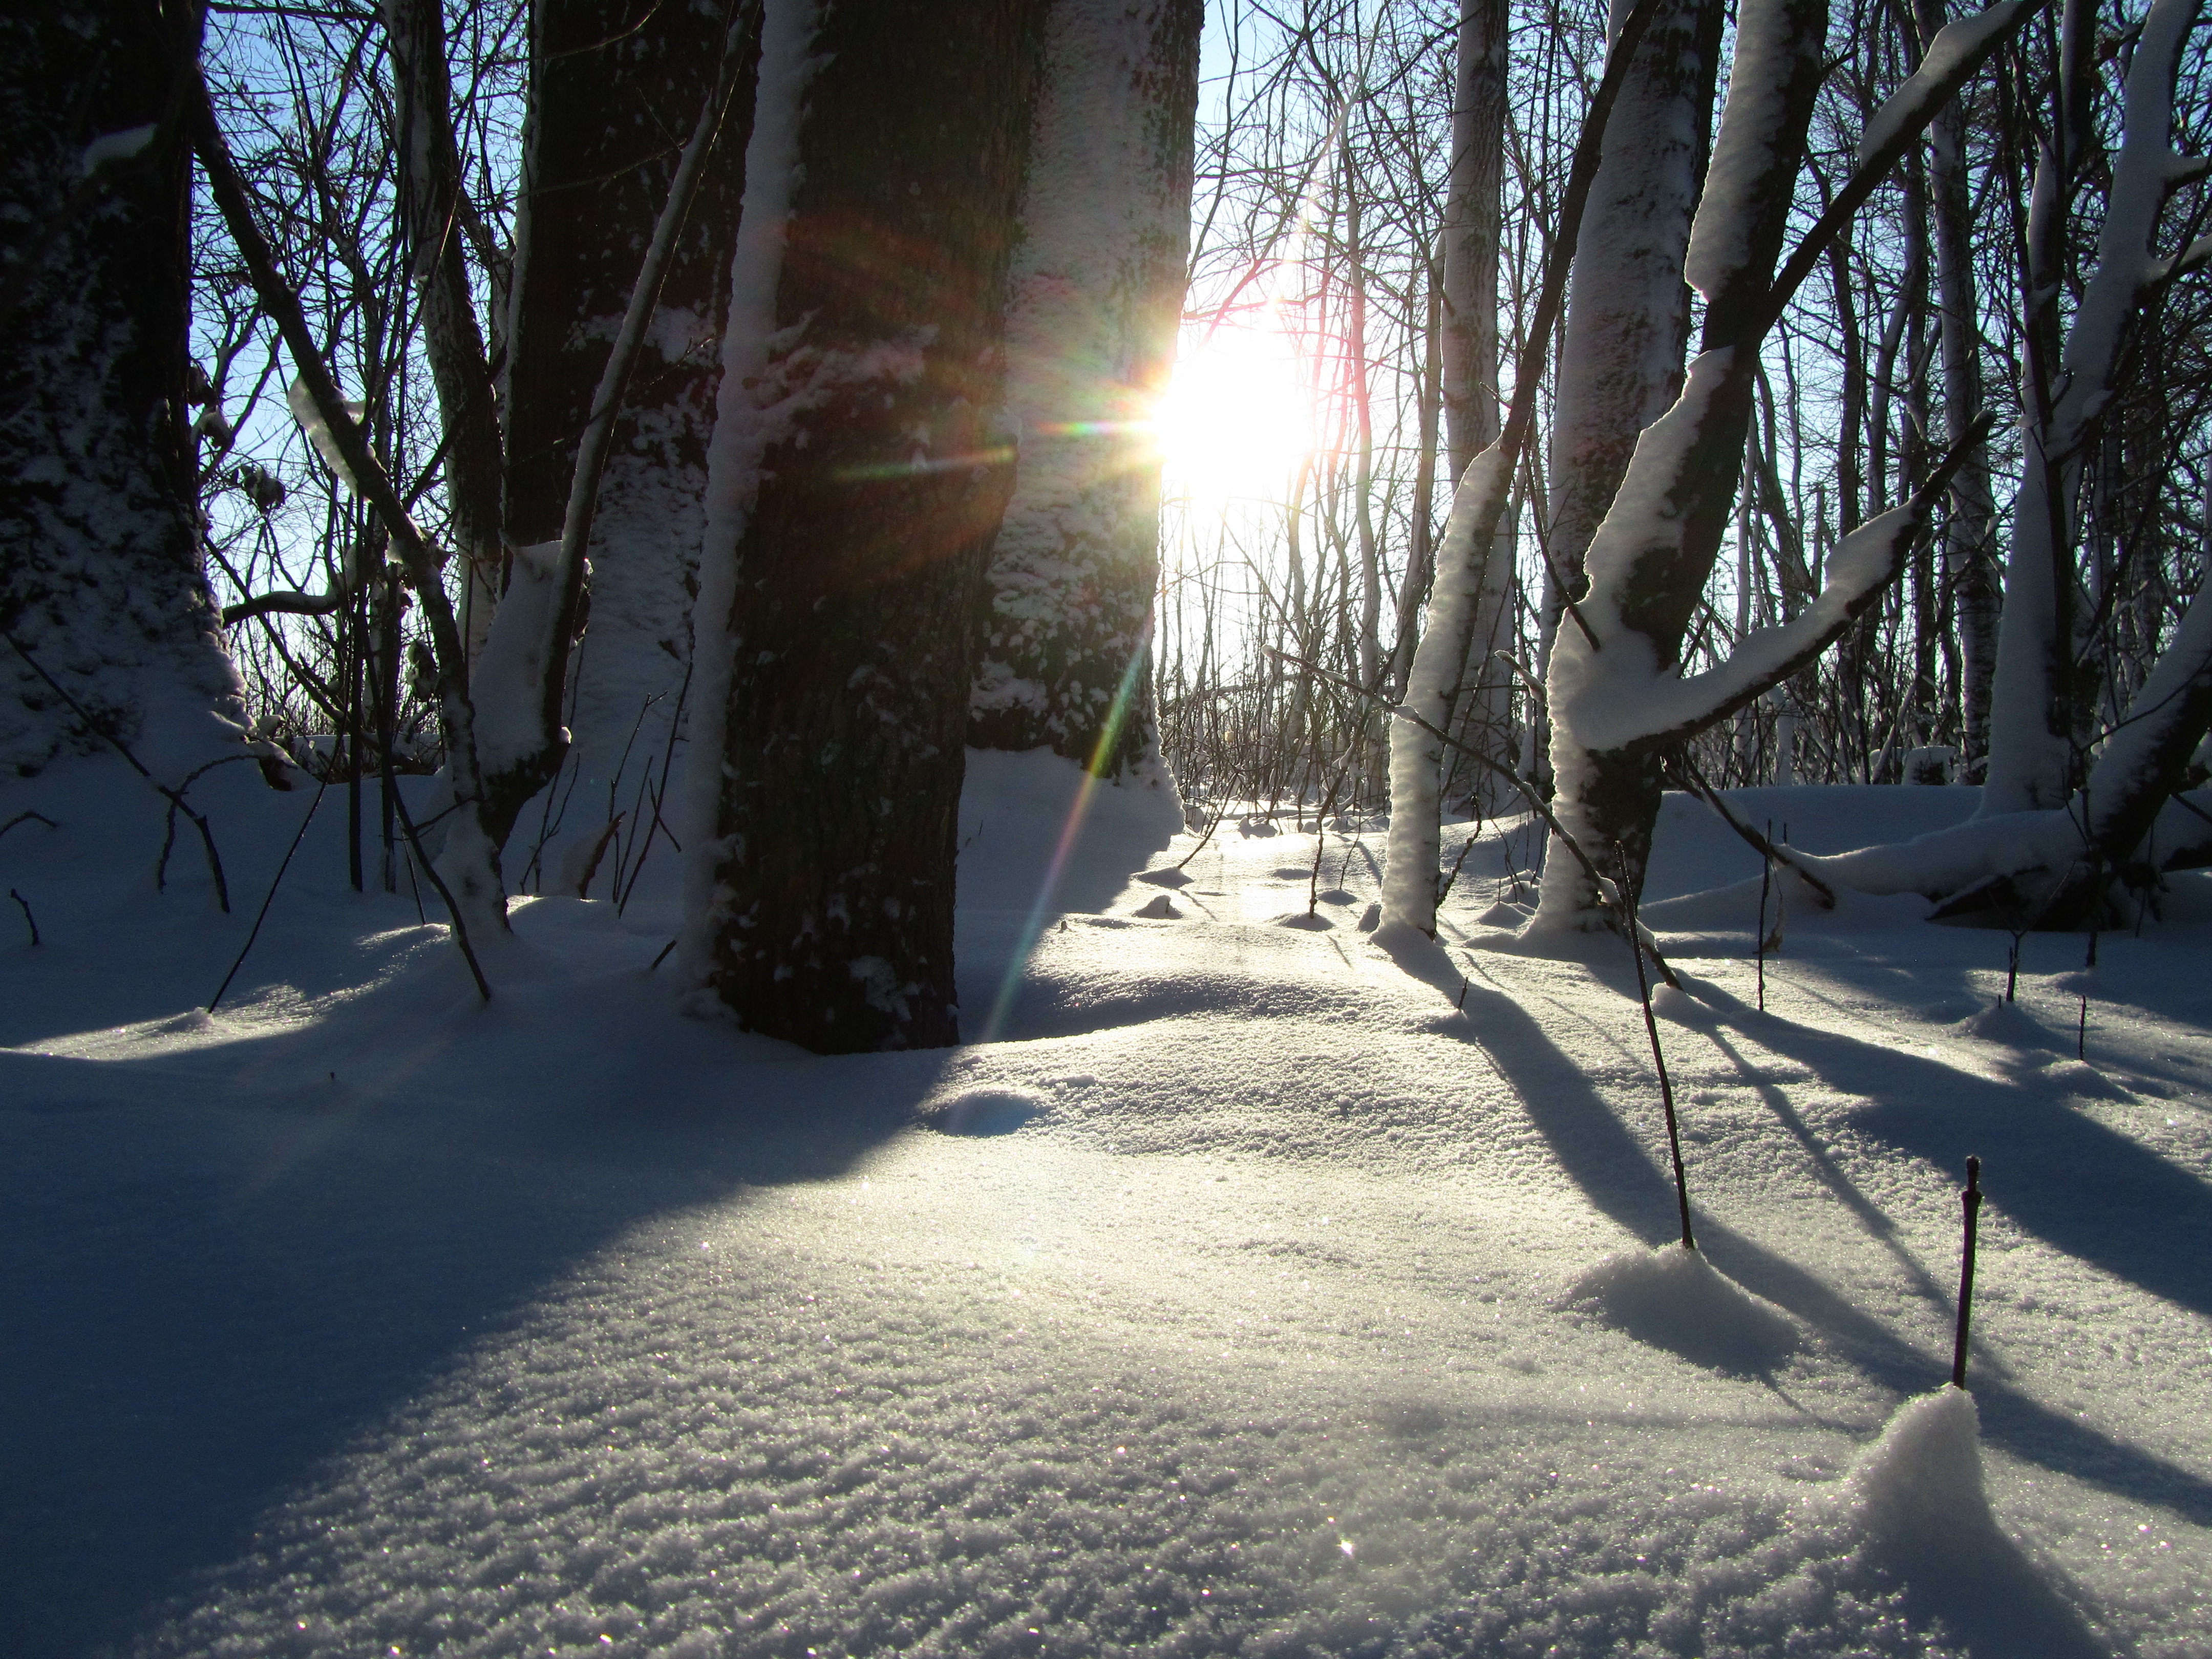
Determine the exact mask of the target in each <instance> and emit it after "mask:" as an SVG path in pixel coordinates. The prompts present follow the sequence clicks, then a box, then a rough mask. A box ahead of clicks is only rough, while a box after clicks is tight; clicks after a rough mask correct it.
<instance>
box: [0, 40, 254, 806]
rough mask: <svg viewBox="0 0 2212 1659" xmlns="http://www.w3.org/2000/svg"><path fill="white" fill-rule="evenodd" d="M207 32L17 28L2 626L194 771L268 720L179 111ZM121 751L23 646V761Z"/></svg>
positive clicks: (17, 672) (4, 47) (0, 351)
mask: <svg viewBox="0 0 2212 1659" xmlns="http://www.w3.org/2000/svg"><path fill="white" fill-rule="evenodd" d="M199 35H200V14H199V10H198V8H197V6H195V5H191V4H188V3H184V0H168V3H157V0H50V3H45V4H40V5H29V6H16V7H9V8H7V9H4V10H0V626H4V627H5V628H6V629H7V630H8V632H9V635H11V636H13V637H14V638H15V640H16V641H18V642H19V643H20V644H21V646H22V647H23V648H24V649H25V650H27V652H29V653H31V655H32V656H33V657H34V658H35V659H37V661H38V663H39V665H40V667H42V668H44V669H45V670H46V671H47V672H48V673H50V674H52V676H53V677H54V678H56V679H57V680H58V681H59V682H60V684H62V685H63V686H64V687H65V688H67V690H68V691H69V693H70V696H72V697H74V698H75V699H76V701H77V702H79V703H81V704H82V705H83V706H84V707H85V708H87V709H88V711H90V712H91V714H93V715H94V717H95V718H96V719H98V720H100V721H101V722H102V723H103V724H104V725H105V726H106V727H107V729H108V730H109V732H111V733H112V735H113V736H115V737H117V738H120V739H122V740H123V741H125V742H126V743H128V744H131V746H132V748H133V749H134V750H136V751H137V753H138V755H139V757H140V758H141V759H142V760H143V762H144V763H146V764H147V765H149V766H150V767H153V768H154V769H155V770H156V771H157V772H165V773H168V774H170V775H179V774H181V773H182V772H184V771H185V770H188V769H190V768H191V767H192V766H193V765H196V764H198V763H204V762H205V761H208V760H210V759H212V758H215V757H216V756H218V755H220V754H221V753H222V752H223V751H224V750H226V749H228V750H231V751H232V752H237V742H238V738H239V736H240V731H239V727H240V725H241V724H242V722H243V720H244V717H245V710H244V707H243V704H242V702H240V694H239V686H238V681H237V678H236V676H235V674H234V672H233V671H232V669H231V665H230V661H229V659H228V656H227V655H226V654H225V652H224V649H223V647H222V640H221V635H220V619H219V617H218V616H217V614H216V608H215V605H214V602H213V599H212V596H211V595H210V592H209V591H208V586H207V580H206V577H205V575H204V568H203V563H202V554H201V549H200V539H199V532H198V528H197V525H198V517H197V513H198V508H197V481H196V478H195V476H194V459H193V444H192V437H191V422H192V418H193V417H192V415H191V394H190V392H189V390H188V374H189V368H190V364H189V362H188V359H187V356H186V290H187V283H188V276H187V271H188V266H187V261H186V251H185V226H186V211H187V202H188V191H189V182H190V166H191V159H190V158H191V150H190V147H189V145H188V143H186V141H185V137H184V127H183V124H182V122H181V121H180V119H179V109H180V106H181V101H182V89H183V87H184V85H185V82H186V80H187V79H188V77H189V76H190V73H191V64H192V63H193V60H194V58H196V57H197V53H198V50H199ZM95 146H96V147H95ZM88 147H94V148H88ZM88 164H90V165H89V166H88ZM100 746H101V745H100V741H99V739H98V738H95V737H94V736H93V735H91V734H90V733H88V732H85V731H84V730H83V728H82V722H81V721H79V720H78V719H77V718H76V715H75V714H73V713H72V712H71V711H70V708H68V706H67V704H66V702H64V700H63V699H61V698H60V697H58V696H56V695H55V694H54V693H53V692H52V690H50V689H49V688H48V687H47V686H46V684H45V683H44V682H43V680H41V679H40V678H39V677H38V676H37V675H36V674H35V673H34V672H33V670H32V669H31V668H30V666H29V665H27V664H26V663H25V662H24V660H23V659H21V657H19V656H18V655H16V653H15V652H14V651H11V650H8V649H6V648H5V647H0V766H4V767H6V768H7V769H9V770H11V771H13V772H15V773H17V774H20V775H29V774H32V773H35V772H37V771H39V770H40V769H42V768H43V767H44V766H45V765H46V763H48V762H49V761H51V760H52V759H54V758H55V757H57V756H58V755H60V754H63V753H65V752H69V751H72V750H74V751H89V750H95V749H98V748H100Z"/></svg>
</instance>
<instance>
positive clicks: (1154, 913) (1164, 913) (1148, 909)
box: [1131, 893, 1182, 921]
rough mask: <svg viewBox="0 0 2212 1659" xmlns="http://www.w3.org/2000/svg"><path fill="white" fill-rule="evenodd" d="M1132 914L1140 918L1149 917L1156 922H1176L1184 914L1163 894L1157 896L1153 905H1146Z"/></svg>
mask: <svg viewBox="0 0 2212 1659" xmlns="http://www.w3.org/2000/svg"><path fill="white" fill-rule="evenodd" d="M1131 914H1133V915H1139V916H1148V917H1150V918H1151V919H1152V920H1153V921H1176V920H1177V919H1178V918H1179V917H1181V916H1182V911H1180V910H1178V909H1176V908H1175V906H1174V905H1173V904H1171V903H1170V902H1169V901H1168V896H1167V895H1166V894H1165V893H1162V894H1159V895H1158V896H1156V897H1155V898H1154V899H1153V900H1152V902H1151V903H1149V904H1147V905H1146V906H1145V907H1144V908H1142V909H1139V910H1136V911H1133V912H1132V913H1131Z"/></svg>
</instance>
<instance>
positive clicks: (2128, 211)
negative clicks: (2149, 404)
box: [2043, 0, 2202, 460]
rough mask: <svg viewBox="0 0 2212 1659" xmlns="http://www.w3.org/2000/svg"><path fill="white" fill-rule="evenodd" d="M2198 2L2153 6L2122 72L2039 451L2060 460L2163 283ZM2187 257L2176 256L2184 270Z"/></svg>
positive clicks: (2105, 390) (2090, 416) (2175, 0)
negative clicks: (2176, 140) (2180, 110)
mask: <svg viewBox="0 0 2212 1659" xmlns="http://www.w3.org/2000/svg"><path fill="white" fill-rule="evenodd" d="M2199 3H2200V0H2154V4H2153V5H2152V6H2151V9H2150V13H2149V15H2148V16H2146V17H2145V18H2144V19H2143V26H2142V36H2141V37H2140V38H2139V39H2138V40H2136V49H2135V56H2134V58H2132V59H2131V60H2130V63H2129V64H2128V78H2127V84H2126V88H2125V90H2124V94H2123V100H2124V128H2123V131H2122V133H2121V137H2120V149H2119V154H2118V155H2117V156H2115V157H2114V158H2113V161H2112V191H2111V194H2110V195H2109V196H2108V197H2107V198H2106V207H2105V222H2104V226H2103V228H2102V229H2101V230H2100V232H2099V233H2098V236H2097V268H2096V270H2094V271H2093V272H2092V273H2091V274H2090V277H2089V281H2088V284H2087V287H2086V288H2084V289H2083V290H2082V293H2081V307H2080V309H2079V310H2078V311H2077V312H2076V313H2075V318H2074V325H2073V327H2072V328H2071V329H2069V331H2067V336H2066V350H2065V356H2064V358H2063V366H2064V372H2065V378H2064V380H2063V390H2062V391H2061V392H2059V394H2058V397H2057V402H2056V404H2055V405H2054V407H2053V408H2052V410H2051V429H2050V431H2049V432H2048V433H2047V434H2046V435H2045V439H2044V446H2043V447H2044V453H2045V454H2046V455H2048V456H2049V457H2051V459H2054V460H2056V459H2064V458H2065V457H2066V456H2067V455H2068V454H2069V453H2070V452H2071V451H2072V450H2073V449H2074V447H2075V446H2076V445H2077V444H2078V443H2080V441H2081V440H2082V438H2084V437H2085V436H2086V435H2087V432H2088V429H2089V426H2090V423H2091V422H2093V421H2094V420H2095V419H2096V418H2097V416H2098V415H2099V414H2100V413H2101V412H2102V411H2103V410H2104V407H2105V404H2106V401H2107V400H2108V399H2109V398H2111V396H2112V377H2113V375H2114V374H2116V373H2117V371H2118V366H2119V361H2120V354H2121V351H2122V349H2123V347H2124V344H2125V343H2126V337H2127V332H2128V325H2130V323H2131V322H2132V321H2133V320H2134V318H2135V315H2136V309H2137V307H2140V306H2141V304H2142V301H2143V298H2144V296H2145V295H2146V294H2147V293H2148V291H2149V290H2150V289H2152V288H2153V287H2154V286H2155V285H2156V284H2157V283H2159V282H2160V281H2161V280H2162V279H2163V278H2164V277H2165V276H2166V275H2167V264H2166V261H2164V260H2161V259H2160V258H2156V257H2155V256H2154V254H2153V252H2152V251H2151V245H2152V239H2153V237H2154V235H2155V234H2156V233H2157V230H2158V221H2159V216H2160V213H2162V212H2163V211H2164V210H2165V208H2166V201H2167V198H2168V197H2170V196H2171V195H2172V192H2173V190H2174V188H2175V187H2176V185H2178V184H2179V182H2180V181H2181V180H2183V179H2185V178H2187V177H2188V176H2190V174H2191V172H2192V171H2193V170H2196V169H2198V168H2200V167H2201V166H2202V163H2200V162H2197V161H2193V160H2191V158H2189V157H2186V156H2182V155H2176V154H2175V153H2174V149H2173V142H2172V131H2173V87H2174V77H2175V76H2176V74H2177V73H2178V72H2179V69H2180V64H2181V53H2182V48H2183V47H2184V46H2185V45H2186V44H2187V43H2188V40H2189V32H2190V29H2191V26H2192V25H2193V24H2194V23H2195V22H2196V21H2197V9H2198V6H2199ZM2196 252H2197V250H2196V249H2194V248H2191V250H2189V252H2186V253H2184V254H2183V255H2182V261H2183V262H2184V263H2186V262H2188V261H2189V260H2190V259H2191V256H2192V255H2195V254H2196Z"/></svg>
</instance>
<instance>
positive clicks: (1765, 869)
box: [1758, 818, 1774, 1014]
mask: <svg viewBox="0 0 2212 1659" xmlns="http://www.w3.org/2000/svg"><path fill="white" fill-rule="evenodd" d="M1766 832H1767V839H1768V841H1769V842H1770V843H1771V842H1772V840H1773V836H1774V820H1773V819H1772V818H1769V819H1767V821H1766ZM1773 884H1774V860H1772V859H1771V858H1768V857H1762V858H1761V859H1760V860H1759V934H1758V939H1759V1012H1760V1013H1762V1014H1763V1013H1765V1012H1766V890H1767V889H1768V888H1769V887H1771V886H1772V885H1773Z"/></svg>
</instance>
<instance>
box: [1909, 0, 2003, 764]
mask: <svg viewBox="0 0 2212 1659" xmlns="http://www.w3.org/2000/svg"><path fill="white" fill-rule="evenodd" d="M1917 14H1918V21H1919V26H1920V36H1921V45H1922V46H1923V48H1924V47H1925V46H1927V44H1928V42H1929V41H1931V40H1934V39H1935V38H1936V31H1937V30H1938V29H1940V28H1942V27H1943V24H1944V22H1945V21H1946V7H1945V5H1944V3H1943V0H1917ZM1929 216H1930V217H1931V218H1932V219H1933V220H1934V221H1935V233H1936V234H1935V242H1936V303H1937V307H1938V311H1937V316H1938V318H1939V319H1940V320H1939V323H1938V329H1939V340H1940V343H1941V349H1942V362H1943V422H1944V428H1945V433H1946V435H1947V436H1948V439H1949V441H1951V442H1952V443H1954V444H1955V443H1958V442H1959V441H1960V440H1961V439H1963V438H1964V437H1965V436H1966V428H1967V427H1968V426H1969V425H1970V424H1971V423H1972V421H1973V419H1974V416H1975V415H1976V413H1977V412H1978V410H1980V408H1981V406H1982V355H1981V353H1982V334H1981V313H1980V308H1979V303H1978V299H1977V297H1976V294H1975V288H1974V244H1973V233H1972V199H1971V197H1970V195H1969V191H1968V184H1967V178H1966V111H1965V110H1964V108H1963V107H1962V106H1960V105H1959V104H1957V103H1953V104H1949V105H1947V106H1944V108H1943V110H1942V112H1941V113H1940V114H1938V115H1937V116H1936V119H1935V121H1934V122H1933V123H1932V124H1931V125H1930V126H1929ZM1995 531H1996V495H1995V494H1994V492H1993V491H1992V490H1991V489H1990V463H1989V457H1988V455H1987V454H1986V453H1983V452H1982V451H1980V450H1977V451H1976V452H1975V453H1974V454H1972V456H1970V457H1969V458H1968V459H1967V460H1966V465H1964V466H1962V467H1960V469H1959V477H1958V481H1957V483H1954V485H1953V487H1952V498H1951V512H1950V516H1949V518H1948V520H1946V522H1945V525H1944V531H1943V554H1942V572H1943V585H1944V587H1945V589H1946V590H1947V591H1948V593H1949V595H1950V599H1951V614H1952V616H1953V617H1954V619H1955V623H1956V628H1955V633H1956V637H1957V639H1958V642H1959V675H1958V681H1959V689H1958V704H1959V708H1958V718H1959V758H1960V774H1959V775H1960V780H1961V781H1965V782H1974V783H1978V782H1979V781H1981V775H1982V770H1983V768H1984V764H1985V763H1986V759H1987V757H1988V754H1989V746H1990V675H1991V673H1992V672H1993V671H1994V670H1995V669H1996V650H1997V605H1998V598H1999V588H2000V578H1999V573H1998V568H1997V558H1996V542H1995Z"/></svg>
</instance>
